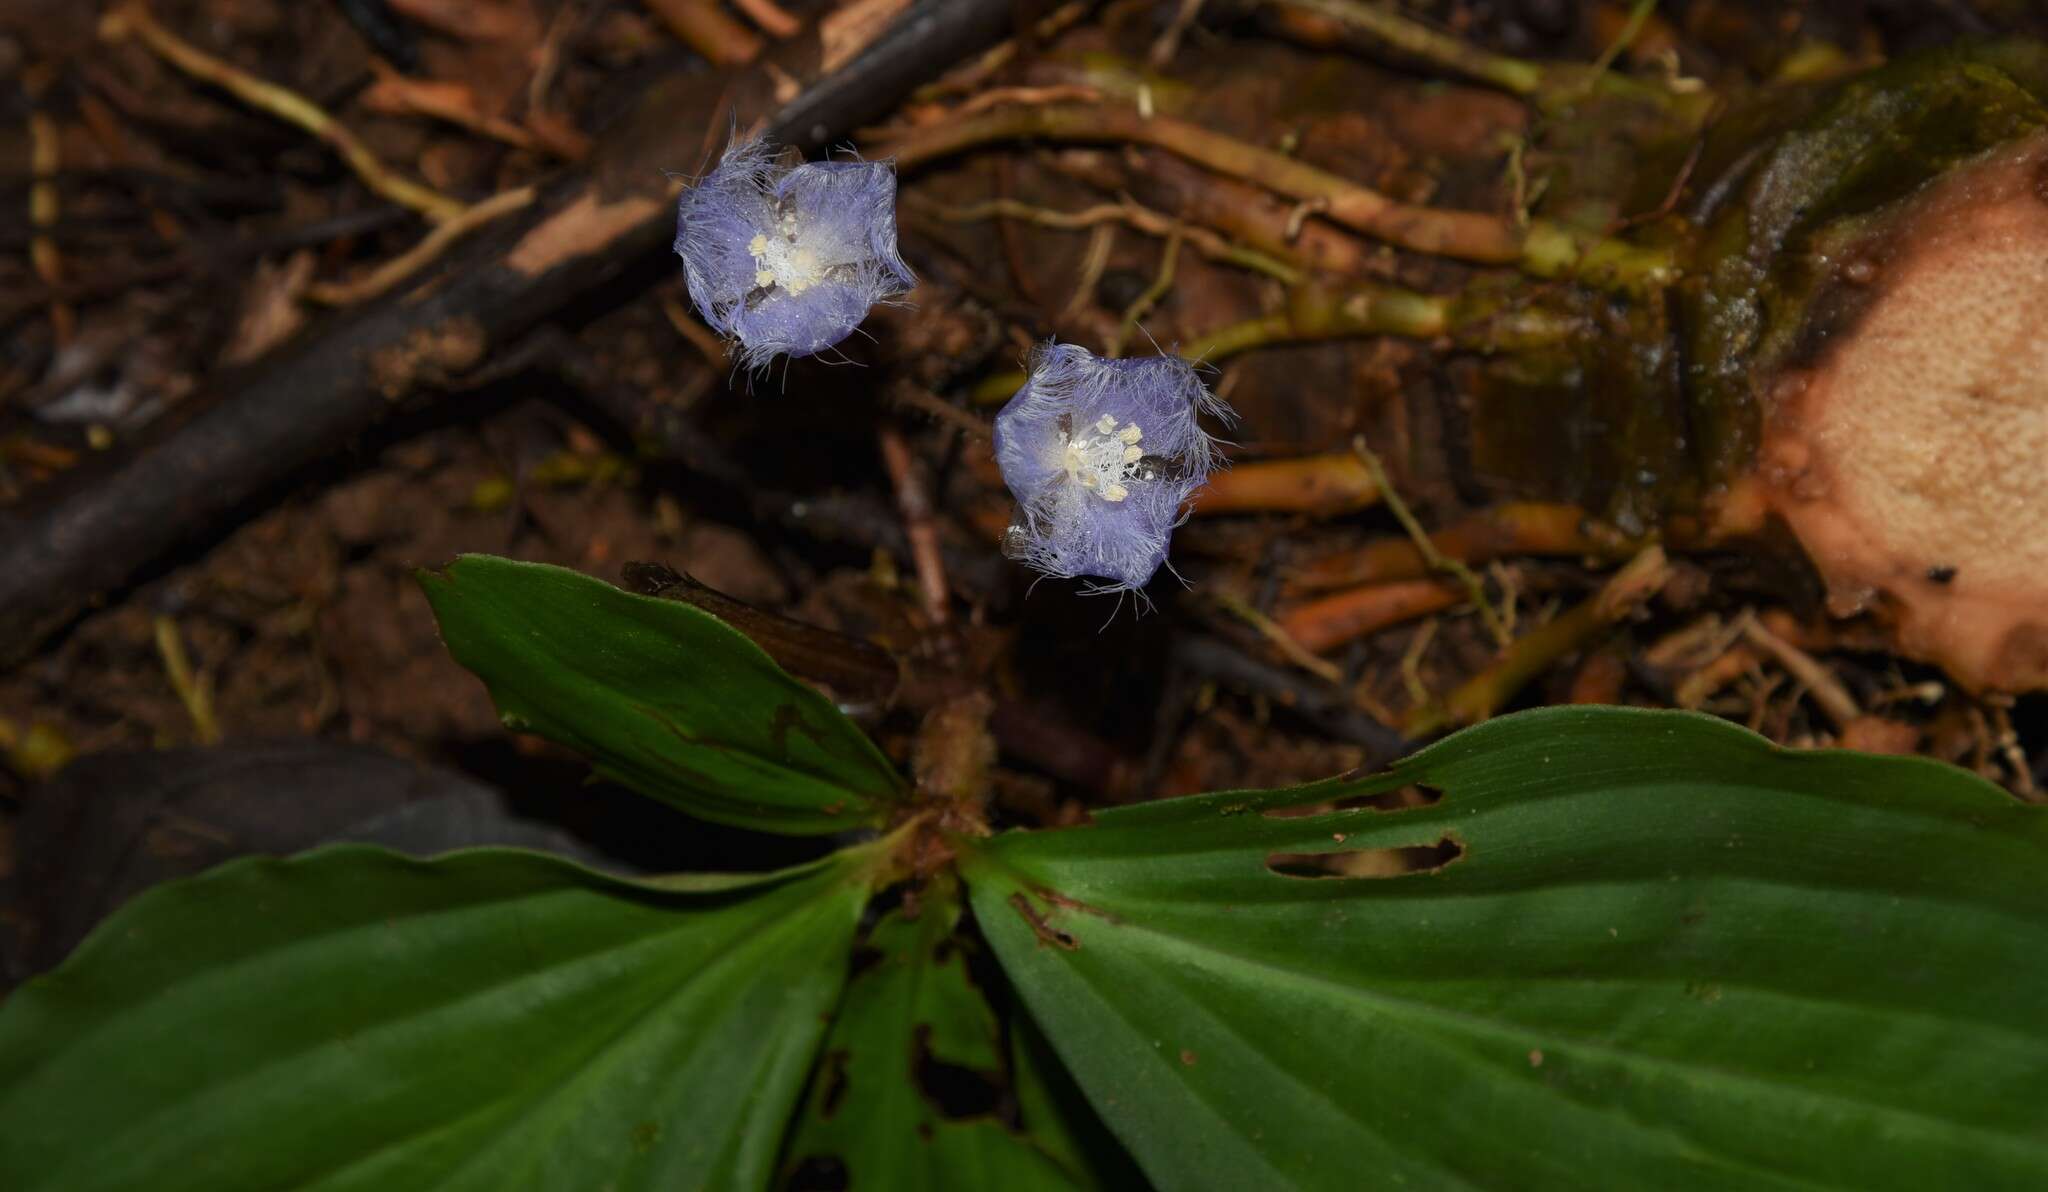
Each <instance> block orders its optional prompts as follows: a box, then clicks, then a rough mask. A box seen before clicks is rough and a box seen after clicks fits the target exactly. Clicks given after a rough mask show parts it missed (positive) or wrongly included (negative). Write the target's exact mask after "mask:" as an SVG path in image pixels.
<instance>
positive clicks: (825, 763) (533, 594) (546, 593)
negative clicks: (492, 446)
mask: <svg viewBox="0 0 2048 1192" xmlns="http://www.w3.org/2000/svg"><path fill="white" fill-rule="evenodd" d="M421 583H422V584H423V585H424V586H425V588H426V591H427V599H428V600H429V601H431V602H432V603H433V606H434V615H435V616H437V617H438V618H440V622H441V636H442V638H443V639H444V640H445V641H446V642H447V643H448V649H449V651H450V652H451V653H452V654H454V655H455V660H456V661H457V662H460V663H461V664H462V665H464V666H466V667H468V668H469V669H470V670H472V671H474V672H475V673H476V674H477V676H478V677H479V678H481V679H483V681H484V683H485V684H486V685H487V686H488V687H489V688H490V690H491V697H492V698H493V699H494V700H496V701H497V704H498V711H499V713H500V714H501V715H502V716H503V717H504V719H505V723H506V725H507V726H508V727H511V728H514V729H519V730H522V731H526V732H532V733H538V734H540V735H541V736H543V737H546V738H548V739H549V740H552V741H559V742H561V743H562V744H564V745H569V746H571V747H573V748H576V749H579V750H581V751H583V752H584V753H587V754H589V755H590V758H591V761H592V763H593V764H594V765H595V766H596V767H597V770H598V772H599V773H601V774H604V775H605V776H606V777H608V778H614V779H617V780H618V781H620V782H623V783H625V784H626V785H628V786H631V787H633V788H634V789H635V790H638V791H640V792H641V793H643V794H648V795H652V796H654V797H655V798H658V799H663V800H666V801H667V802H670V803H673V804H675V805H676V806H678V807H681V808H682V809H683V810H685V811H688V812H690V813H691V814H693V815H699V816H702V817H704V818H705V819H711V820H718V821H720V822H721V823H728V824H737V825H740V826H742V827H748V828H758V829H761V830H763V831H769V832H783V833H790V834H819V833H827V832H836V831H841V830H843V829H846V828H852V827H859V826H862V825H867V824H874V823H878V822H880V820H881V819H883V818H884V816H885V814H886V809H887V806H888V804H890V803H891V802H892V801H894V800H895V799H896V798H897V797H898V796H899V795H900V794H901V793H902V791H903V785H902V780H901V778H900V777H899V776H898V775H897V774H896V772H895V770H894V769H893V768H892V767H891V766H890V765H889V762H888V760H887V759H886V758H884V757H883V756H882V755H881V753H880V752H879V751H878V750H877V749H876V748H875V747H874V744H873V743H872V742H870V741H869V740H868V739H867V737H866V736H865V735H864V734H863V733H862V732H861V731H860V729H859V728H858V727H856V726H855V725H854V724H853V722H852V721H850V720H848V719H847V718H846V717H845V716H843V715H841V714H840V713H839V710H838V709H837V708H834V707H833V706H832V704H831V702H830V701H828V700H826V699H825V697H824V696H822V695H820V694H819V693H818V692H817V691H816V690H814V689H813V688H811V687H808V686H806V685H805V684H803V683H800V682H798V681H797V680H795V679H792V678H791V677H789V676H788V675H786V674H784V673H783V672H782V671H781V669H779V668H778V667H777V666H776V665H775V663H774V662H773V661H771V660H770V659H769V657H768V655H767V654H765V653H763V652H762V651H761V649H760V647H758V646H756V645H754V643H753V642H751V641H748V640H747V639H746V637H745V636H743V635H741V634H740V633H738V632H737V631H735V630H734V629H732V628H731V627H729V626H727V625H726V624H725V623H724V622H722V621H720V620H719V619H718V618H716V617H714V616H712V615H710V614H709V613H706V612H703V611H702V610H700V609H696V608H692V607H691V606H689V605H687V604H683V603H679V602H677V601H672V600H659V599H656V598H654V597H650V596H635V595H633V594H631V593H629V592H622V591H620V590H619V589H617V588H614V587H612V586H611V585H610V584H607V583H604V582H602V581H599V580H595V579H592V578H590V577H589V576H587V575H582V574H579V573H578V572H574V571H569V570H566V569H564V568H560V567H547V566H542V565H540V564H537V563H517V562H513V561H511V560H509V559H498V558H492V557H490V556H488V555H464V556H463V557H462V558H460V559H457V560H456V561H455V563H454V564H453V565H452V566H450V567H449V568H448V569H447V570H446V571H443V572H440V573H433V572H427V573H423V574H422V576H421Z"/></svg>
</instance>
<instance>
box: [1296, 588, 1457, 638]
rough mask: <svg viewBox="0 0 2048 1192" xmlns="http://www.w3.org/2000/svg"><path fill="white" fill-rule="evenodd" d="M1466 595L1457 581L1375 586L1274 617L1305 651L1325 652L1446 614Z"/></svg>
mask: <svg viewBox="0 0 2048 1192" xmlns="http://www.w3.org/2000/svg"><path fill="white" fill-rule="evenodd" d="M1463 598H1464V591H1463V590H1462V589H1460V588H1458V587H1457V586H1456V585H1453V584H1441V583H1437V582H1436V581H1435V580H1408V581H1404V582H1401V583H1393V584H1375V585H1373V586H1372V587H1366V588H1354V589H1352V590H1351V591H1348V592H1339V593H1337V594H1336V595H1334V596H1325V597H1323V598H1322V599H1320V600H1311V601H1309V602H1308V603H1306V604H1297V605H1295V606H1294V607H1293V608H1290V609H1288V610H1287V611H1286V612H1284V613H1282V614H1280V616H1278V617H1276V618H1275V619H1274V621H1275V623H1276V624H1278V625H1279V626H1280V628H1282V629H1284V630H1286V631H1287V635H1288V636H1289V637H1291V638H1293V639H1294V640H1295V641H1297V642H1300V643H1301V645H1302V647H1303V648H1304V649H1307V650H1311V651H1314V652H1316V653H1321V652H1322V651H1324V650H1329V649H1333V648H1335V647H1337V646H1341V645H1343V644H1344V643H1346V642H1349V641H1355V640H1357V639H1358V638H1361V637H1367V636H1369V635H1371V634H1374V633H1378V632H1379V631H1380V630H1382V629H1385V628H1386V627H1387V626H1389V625H1398V624H1400V623H1401V622H1403V621H1412V620H1414V619H1415V618H1417V617H1424V616H1428V615H1429V614H1430V613H1434V612H1440V611H1442V610H1443V609H1447V608H1449V607H1450V606H1451V605H1453V604H1456V603H1457V602H1458V601H1459V600H1462V599H1463Z"/></svg>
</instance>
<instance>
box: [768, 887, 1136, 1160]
mask: <svg viewBox="0 0 2048 1192" xmlns="http://www.w3.org/2000/svg"><path fill="white" fill-rule="evenodd" d="M959 914H960V907H959V903H958V900H957V898H956V896H955V895H954V894H953V893H952V891H950V890H946V889H944V888H943V886H942V885H939V884H934V885H932V886H928V887H927V888H926V891H925V895H924V896H923V897H921V898H920V899H919V905H918V913H917V917H916V918H914V919H911V918H906V917H905V915H904V912H903V911H902V910H894V911H890V912H889V913H888V914H886V915H884V916H883V917H882V918H881V919H880V920H879V921H878V922H877V923H876V924H875V927H874V930H873V931H872V932H871V933H870V934H869V936H868V940H867V948H868V949H871V950H872V951H871V953H870V955H871V956H872V963H870V964H868V965H867V966H866V967H864V968H862V969H861V970H860V971H859V972H858V973H857V974H856V976H855V977H854V979H853V982H852V984H851V985H849V986H848V987H847V990H846V996H845V999H844V1001H843V1002H842V1003H841V1004H840V1008H839V1013H838V1014H837V1016H836V1017H835V1018H834V1020H833V1024H832V1031H831V1034H830V1035H828V1036H827V1037H826V1040H825V1049H824V1054H823V1057H822V1059H821V1061H820V1063H819V1067H818V1072H817V1075H816V1076H815V1077H814V1078H813V1080H812V1088H811V1092H810V1095H809V1098H808V1104H807V1105H806V1109H805V1114H804V1117H803V1119H802V1121H801V1122H800V1123H799V1125H798V1128H797V1133H796V1138H795V1140H794V1141H793V1142H792V1143H791V1145H790V1148H789V1152H788V1155H787V1157H786V1161H785V1167H786V1169H787V1175H786V1177H785V1180H784V1186H786V1187H789V1188H792V1189H800V1188H810V1187H820V1188H822V1187H832V1188H841V1189H847V1190H848V1192H868V1190H872V1192H917V1190H919V1189H932V1190H935V1192H937V1190H943V1189H954V1188H976V1189H990V1190H992V1192H1003V1190H1007V1189H1033V1190H1037V1189H1044V1190H1070V1189H1076V1188H1084V1187H1094V1186H1098V1185H1097V1183H1096V1181H1094V1180H1092V1179H1090V1178H1088V1177H1087V1175H1086V1174H1085V1172H1083V1171H1082V1170H1081V1169H1080V1168H1079V1166H1078V1163H1076V1165H1075V1166H1073V1167H1072V1168H1070V1167H1069V1166H1068V1165H1067V1164H1063V1163H1062V1162H1061V1161H1060V1160H1059V1159H1055V1158H1054V1157H1053V1155H1054V1154H1055V1153H1058V1154H1061V1155H1064V1156H1067V1157H1068V1158H1069V1160H1070V1161H1072V1160H1076V1159H1077V1157H1078V1151H1076V1149H1075V1148H1073V1147H1070V1146H1067V1145H1065V1139H1064V1138H1063V1137H1056V1138H1054V1139H1051V1140H1048V1142H1050V1143H1051V1145H1042V1144H1041V1141H1040V1139H1039V1138H1038V1137H1035V1135H1036V1134H1037V1133H1038V1131H1037V1126H1038V1123H1036V1122H1033V1121H1029V1120H1026V1121H1025V1122H1023V1123H1022V1125H1023V1126H1024V1127H1025V1128H1026V1129H1027V1130H1030V1131H1031V1133H1029V1134H1020V1133H1018V1132H1017V1131H1016V1130H1013V1129H1012V1128H1011V1127H1010V1126H1009V1125H1007V1124H1006V1123H1005V1122H1004V1121H1003V1120H1002V1119H1003V1116H1004V1115H1007V1114H1010V1113H1013V1112H1014V1106H1013V1105H1012V1104H1011V1101H1010V1098H1009V1096H1008V1089H1007V1087H1006V1086H1007V1080H1006V1078H1005V1075H1004V1071H1003V1063H1002V1059H1001V1053H1000V1052H999V1051H998V1049H997V1043H998V1038H999V1028H998V1026H997V1024H996V1017H995V1014H994V1012H993V1011H992V1010H991V1009H990V1007H989V1004H988V1002H987V1000H986V999H985V998H983V997H982V995H981V993H980V991H979V990H977V989H976V988H975V987H974V985H973V983H972V982H971V980H970V979H969V977H968V974H967V962H966V957H965V955H964V954H963V952H962V951H961V946H962V944H961V941H960V940H958V939H957V938H956V937H955V936H954V927H955V924H956V922H957V920H958V918H959ZM1046 1125H1047V1126H1049V1127H1051V1128H1052V1129H1054V1130H1055V1131H1057V1130H1058V1129H1059V1128H1060V1122H1059V1121H1058V1120H1057V1119H1051V1120H1049V1121H1048V1122H1047V1123H1046Z"/></svg>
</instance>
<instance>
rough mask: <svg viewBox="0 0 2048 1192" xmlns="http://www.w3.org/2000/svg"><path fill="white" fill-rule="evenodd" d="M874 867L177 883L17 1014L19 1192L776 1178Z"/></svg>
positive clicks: (483, 858)
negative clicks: (760, 873) (630, 877)
mask: <svg viewBox="0 0 2048 1192" xmlns="http://www.w3.org/2000/svg"><path fill="white" fill-rule="evenodd" d="M861 861H862V859H861V857H860V855H859V854H852V853H846V854H839V855H838V856H836V857H835V858H832V859H830V860H828V861H826V862H822V863H819V864H816V865H812V866H808V867H805V868H803V869H799V870H792V871H787V872H784V873H781V874H774V875H767V876H764V877H761V878H758V879H756V880H755V881H753V882H752V883H748V884H741V883H739V882H737V881H732V882H728V883H725V885H726V888H724V889H699V890H693V891H682V892H678V891H667V890H657V889H651V888H648V887H644V886H636V885H631V884H628V883H626V882H623V881H618V880H615V879H611V878H607V877H603V876H601V875H598V874H594V873H592V872H590V871H588V870H585V869H581V868H578V867H576V866H574V865H571V864H569V863H567V862H564V861H560V860H557V859H554V858H550V857H546V856H543V855H541V854H537V853H522V852H510V851H497V850H478V851H475V852H467V853H456V854H451V855H450V856H448V857H446V858H443V859H440V860H435V861H417V860H411V859H408V858H405V857H402V856H399V855H398V854H395V853H389V852H385V851H383V850H379V849H373V848H367V847H361V846H336V847H332V848H328V849H322V850H320V851H317V852H314V853H308V854H304V855H302V856H299V857H296V858H293V859H289V860H270V859H255V860H245V861H237V862H233V863H230V864H228V865H224V866H222V867H220V868H218V869H215V870H212V871H210V872H209V873H206V874H203V875H201V876H199V877H196V878H191V879H187V880H185V881H180V882H173V883H169V884H167V885H164V886H160V887H157V888H156V889H154V890H152V891H150V892H148V893H146V894H144V895H142V896H141V897H139V898H137V899H136V900H135V901H134V902H133V903H131V904H129V905H128V906H127V907H125V908H123V909H122V910H121V911H120V912H118V913H116V914H115V915H114V916H113V917H112V918H111V919H109V920H108V921H107V922H106V923H105V924H103V925H102V926H101V927H100V928H99V929H98V930H97V931H96V932H95V933H94V934H93V935H92V936H90V937H89V938H88V939H87V940H86V942H85V943H84V944H82V945H81V946H80V947H79V949H78V951H77V952H76V953H75V954H74V955H73V956H72V957H71V958H70V960H68V961H67V962H66V963H65V964H64V965H63V966H62V967H60V968H59V969H57V970H56V971H55V972H53V973H51V974H50V975H48V976H46V977H44V978H41V979H40V980H37V981H34V982H32V983H30V984H28V985H26V986H24V987H23V988H22V989H21V990H19V991H18V992H17V993H16V994H15V995H14V996H13V997H12V998H11V999H10V1000H9V1001H8V1002H7V1003H6V1005H5V1006H4V1007H0V1187H5V1188H8V1189H10V1190H11V1192H29V1190H33V1189H51V1190H53V1192H57V1190H61V1192H91V1190H94V1189H109V1190H112V1189H134V1188H149V1189H151V1190H152V1192H173V1190H176V1189H193V1190H195V1192H201V1190H203V1192H224V1190H234V1189H272V1188H285V1187H291V1188H319V1189H376V1190H379V1192H385V1190H394V1189H414V1188H418V1189H478V1190H497V1189H505V1188H550V1189H553V1188H562V1189H575V1188H612V1189H621V1190H625V1189H636V1188H646V1189H657V1188H658V1189H671V1188H716V1189H743V1188H762V1187H765V1186H766V1185H767V1182H768V1180H769V1178H770V1177H771V1175H772V1174H773V1172H774V1165H775V1152H776V1148H777V1145H778V1144H779V1142H780V1141H781V1138H782V1136H783V1134H784V1132H785V1130H786V1128H787V1124H788V1121H789V1117H790V1113H791V1111H792V1109H793V1108H794V1106H795V1104H796V1102H797V1100H798V1098H799V1096H800V1095H801V1091H802V1086H803V1081H804V1076H805V1073H806V1072H807V1071H808V1070H809V1069H810V1066H811V1061H812V1058H813V1056H814V1055H815V1052H816V1049H817V1045H818V1041H819V1038H820V1036H821V1035H822V1034H823V1033H824V1020H825V1017H826V1015H827V1014H828V1013H829V1012H830V1010H831V1007H832V1004H833V1001H834V999H835V998H836V996H837V995H838V991H839V989H840V987H841V985H842V984H843V983H844V981H845V977H846V966H847V956H848V951H849V948H850V945H851V941H852V937H853V931H854V927H855V925H856V922H857V920H858V917H859V914H860V909H861V906H862V905H863V903H864V902H865V901H866V898H867V883H866V881H865V880H864V875H863V873H862V872H861V871H860V869H859V865H860V864H861Z"/></svg>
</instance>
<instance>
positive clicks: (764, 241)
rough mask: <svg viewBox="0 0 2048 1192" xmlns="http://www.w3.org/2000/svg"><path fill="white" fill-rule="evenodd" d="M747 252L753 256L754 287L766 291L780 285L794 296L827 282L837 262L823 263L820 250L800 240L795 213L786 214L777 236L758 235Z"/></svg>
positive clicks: (749, 244) (748, 245)
mask: <svg viewBox="0 0 2048 1192" xmlns="http://www.w3.org/2000/svg"><path fill="white" fill-rule="evenodd" d="M747 251H748V252H750V253H752V254H753V255H754V284H755V285H757V286H760V287H762V288H763V289H772V288H774V287H776V286H780V287H782V288H783V289H784V290H787V291H789V293H790V294H791V295H792V296H794V295H797V294H801V293H803V292H804V291H805V290H808V289H810V288H811V287H812V286H815V285H817V284H818V283H820V282H822V281H824V280H825V271H826V270H827V269H828V268H829V267H830V266H831V265H832V264H833V263H834V262H830V261H823V260H820V259H819V257H818V252H817V250H816V249H815V248H811V247H808V246H806V245H805V244H804V243H803V241H802V240H801V239H800V238H799V237H798V235H797V227H796V215H795V213H794V212H786V213H784V215H783V216H782V223H781V226H780V227H779V228H778V229H777V231H776V233H775V234H774V235H772V236H771V235H769V234H768V233H766V232H761V233H757V234H756V235H755V236H754V238H753V240H752V241H750V242H748V244H747Z"/></svg>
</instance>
